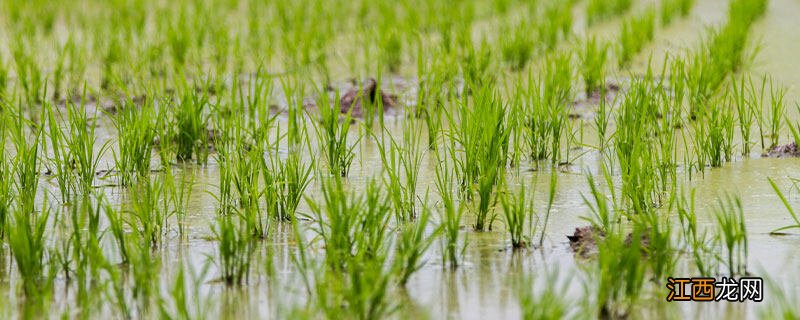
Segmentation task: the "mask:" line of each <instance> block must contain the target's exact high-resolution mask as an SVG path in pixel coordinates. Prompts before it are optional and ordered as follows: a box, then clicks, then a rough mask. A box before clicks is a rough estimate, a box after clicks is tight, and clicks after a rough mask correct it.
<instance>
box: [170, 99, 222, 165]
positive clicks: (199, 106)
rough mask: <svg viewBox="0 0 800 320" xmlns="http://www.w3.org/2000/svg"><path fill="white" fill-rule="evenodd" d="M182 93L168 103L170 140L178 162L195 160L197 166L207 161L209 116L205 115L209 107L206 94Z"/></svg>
mask: <svg viewBox="0 0 800 320" xmlns="http://www.w3.org/2000/svg"><path fill="white" fill-rule="evenodd" d="M182 90H184V92H183V93H182V94H181V96H180V97H179V98H176V99H175V101H171V102H170V103H169V106H170V108H169V110H170V111H171V115H170V118H169V119H170V121H169V122H168V123H167V124H166V125H169V126H170V130H174V131H170V133H171V136H170V137H169V139H170V140H174V143H175V148H176V150H175V154H176V156H177V159H178V161H190V160H192V159H194V160H195V162H197V163H198V164H205V163H206V162H207V161H208V142H209V141H208V140H209V138H208V132H207V125H208V120H209V116H208V115H207V113H206V110H207V108H209V106H210V105H211V104H210V102H209V97H208V92H206V91H204V92H201V93H198V92H196V91H194V90H189V89H182Z"/></svg>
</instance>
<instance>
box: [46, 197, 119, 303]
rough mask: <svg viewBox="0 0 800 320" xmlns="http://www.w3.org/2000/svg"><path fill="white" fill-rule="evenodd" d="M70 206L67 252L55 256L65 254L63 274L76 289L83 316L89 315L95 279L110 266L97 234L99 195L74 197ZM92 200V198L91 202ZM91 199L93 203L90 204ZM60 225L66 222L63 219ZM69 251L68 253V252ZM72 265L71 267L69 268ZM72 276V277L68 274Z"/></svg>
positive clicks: (100, 235) (101, 205)
mask: <svg viewBox="0 0 800 320" xmlns="http://www.w3.org/2000/svg"><path fill="white" fill-rule="evenodd" d="M73 197H74V199H71V200H70V201H69V202H70V204H71V205H70V207H69V217H68V220H69V222H68V223H69V225H70V227H71V230H70V231H69V239H67V241H65V242H66V246H65V247H66V250H63V251H60V252H58V253H56V254H55V255H56V256H59V255H65V256H67V257H63V258H61V259H65V260H66V263H63V262H62V265H64V267H65V268H64V273H65V274H66V279H67V282H68V283H72V284H74V285H76V286H77V290H76V294H75V295H76V298H75V299H76V300H77V304H78V305H79V306H81V308H82V309H84V308H85V309H86V311H85V313H82V314H89V309H90V305H91V303H92V300H93V298H92V290H93V289H95V288H94V287H95V285H96V283H95V281H96V279H99V278H101V277H102V276H104V274H103V273H102V272H103V271H105V269H106V268H107V267H108V266H109V263H108V262H107V260H106V258H105V256H104V254H103V249H102V245H101V240H102V239H101V238H102V233H101V232H100V213H101V208H102V207H103V202H104V201H105V198H104V197H103V196H102V194H96V195H95V196H94V197H92V196H91V195H90V194H84V195H80V196H78V195H75V196H73ZM93 198H94V199H93ZM93 200H94V201H93ZM61 222H65V221H64V220H62V221H61ZM70 249H71V250H70ZM70 262H72V266H70ZM73 274H74V277H72V276H71V275H73Z"/></svg>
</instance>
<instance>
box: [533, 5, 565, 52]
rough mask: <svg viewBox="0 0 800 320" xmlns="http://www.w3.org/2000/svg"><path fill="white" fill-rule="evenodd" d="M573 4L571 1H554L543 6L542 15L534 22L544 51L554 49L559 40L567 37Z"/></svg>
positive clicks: (538, 40) (538, 39)
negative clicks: (539, 19) (536, 22)
mask: <svg viewBox="0 0 800 320" xmlns="http://www.w3.org/2000/svg"><path fill="white" fill-rule="evenodd" d="M573 4H574V2H573V1H555V2H550V3H548V4H547V5H546V7H545V8H544V16H543V17H542V18H541V21H540V22H539V23H538V24H536V31H537V32H536V35H537V42H538V43H539V44H540V46H541V49H542V50H544V51H545V52H548V51H551V50H553V49H555V47H556V45H557V44H558V41H559V40H561V39H567V38H569V36H570V34H571V33H572V7H573Z"/></svg>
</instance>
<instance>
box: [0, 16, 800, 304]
mask: <svg viewBox="0 0 800 320" xmlns="http://www.w3.org/2000/svg"><path fill="white" fill-rule="evenodd" d="M726 4H727V2H726V1H720V0H710V1H697V5H696V7H695V9H694V11H693V13H692V14H691V16H690V17H689V18H687V19H685V20H683V21H682V20H678V21H675V22H674V23H673V24H672V25H671V26H670V27H668V28H666V29H659V30H658V31H657V33H656V39H655V41H654V42H653V44H652V45H651V47H649V48H646V49H645V52H647V51H650V50H652V51H653V52H654V54H653V61H654V64H655V65H658V63H657V62H658V61H663V59H664V58H665V57H666V55H667V53H669V52H675V51H680V50H685V49H689V48H692V47H693V46H695V45H696V43H697V42H698V41H699V40H700V39H699V37H700V35H702V34H703V33H702V32H700V31H701V30H702V29H703V27H704V26H708V25H713V24H715V23H718V22H720V21H721V20H722V19H724V17H725V10H726V8H727V5H726ZM579 8H583V7H582V6H579ZM797 13H800V3H798V2H796V1H793V0H773V1H771V6H770V10H769V12H768V13H767V15H766V16H765V18H764V19H763V20H762V21H760V22H758V23H757V24H756V26H755V28H754V38H756V39H761V41H762V44H763V47H762V50H761V54H760V55H759V57H758V59H757V60H756V62H755V63H754V65H753V66H752V69H753V70H754V71H755V72H756V73H764V74H770V75H773V76H774V77H775V79H776V80H778V81H780V82H781V83H784V84H785V85H787V86H789V87H790V91H789V93H790V96H789V99H788V101H794V100H795V99H794V97H796V96H797V92H796V89H795V87H796V86H797V85H798V84H800V62H797V61H795V59H794V57H793V54H792V52H800V44H798V43H800V41H794V40H800V33H798V32H796V31H797V30H800V20H798V19H795V15H796V14H797ZM577 21H582V19H577ZM617 24H618V21H617V20H615V21H610V22H608V23H605V26H601V27H599V28H593V31H592V32H597V33H598V34H599V35H601V36H603V37H607V38H608V39H613V37H614V35H613V34H610V32H612V31H611V30H616V28H617ZM576 28H579V29H580V28H581V24H580V23H578V24H577V26H576ZM647 58H648V57H645V56H639V57H638V59H637V60H636V61H635V62H634V72H641V71H642V69H643V68H644V65H645V64H646V61H647ZM280 121H284V119H280ZM402 121H413V120H405V119H400V118H390V119H387V121H386V123H387V130H389V133H391V134H393V135H394V136H400V132H401V130H402V128H401V122H402ZM100 125H101V127H100V129H99V130H100V138H101V141H100V142H101V143H102V142H103V141H106V140H109V139H113V134H112V133H111V130H110V129H111V128H112V126H111V125H110V123H104V122H101V123H100ZM587 130H588V129H587ZM589 132H590V131H589ZM351 134H352V136H353V137H356V134H357V133H356V132H351ZM588 136H591V133H587V139H588V140H591V139H592V138H590V137H588ZM421 140H422V141H425V137H424V136H423V137H422V139H421ZM582 151H586V150H577V151H576V153H580V152H582ZM284 152H285V151H284ZM357 152H358V153H359V155H358V156H357V158H356V161H355V163H354V165H353V168H352V170H351V175H350V178H348V184H349V185H350V187H351V188H353V189H355V190H360V189H362V188H364V184H365V182H366V181H367V180H368V179H369V178H370V177H375V176H377V173H376V168H380V166H381V161H380V157H379V154H378V149H377V146H376V145H375V142H374V141H371V140H369V139H365V140H364V141H362V143H361V144H360V147H359V148H357ZM306 156H307V158H306V160H307V161H309V160H311V159H310V158H308V157H309V155H306ZM599 163H600V160H599V155H598V154H597V152H595V151H588V153H586V154H585V155H583V156H582V157H580V158H579V159H578V160H577V161H576V162H575V163H574V164H573V165H572V166H571V167H569V168H567V169H566V170H564V171H563V172H560V173H559V174H558V176H559V177H558V185H557V192H556V198H555V203H554V206H553V212H552V215H551V219H550V221H549V224H548V227H547V228H548V229H547V230H548V232H547V234H546V237H545V241H544V246H543V247H542V248H539V249H537V250H526V251H521V252H513V251H512V250H510V243H509V239H508V237H507V235H506V233H505V232H503V231H498V230H503V227H502V225H501V224H499V223H498V225H497V226H496V228H495V230H494V231H487V232H480V233H477V232H472V231H470V225H471V223H470V221H469V219H466V220H465V221H464V222H463V226H464V228H463V231H462V238H463V239H466V241H467V246H466V252H465V256H464V261H463V266H462V267H460V268H459V269H457V270H455V271H452V270H450V269H448V268H446V267H444V266H443V264H442V263H441V261H440V257H441V253H440V248H439V246H438V244H434V246H432V247H431V250H429V251H428V253H427V254H426V257H425V258H426V260H427V264H426V265H425V266H424V267H423V268H422V269H421V270H419V271H418V272H417V273H416V274H415V275H414V276H413V277H412V278H411V280H410V282H409V284H408V286H407V290H406V291H405V292H401V293H399V294H398V296H397V297H395V298H396V300H397V301H400V304H401V305H402V308H401V309H400V311H399V312H400V313H399V315H400V317H404V318H407V317H430V318H435V319H440V318H459V319H489V318H497V319H500V318H510V319H513V318H518V317H519V316H520V312H519V305H518V302H517V300H516V298H515V293H514V291H513V289H512V288H513V286H512V284H514V283H518V282H519V281H520V280H521V279H522V276H523V275H525V274H534V275H535V277H536V278H537V279H540V280H541V279H545V278H556V279H559V281H560V283H562V284H564V286H565V287H566V289H565V292H564V296H565V297H568V298H566V299H565V300H566V301H567V302H569V303H572V310H580V309H581V308H582V307H583V305H584V304H585V301H586V300H587V299H588V300H591V299H593V296H592V293H593V292H594V291H593V290H592V288H591V285H590V284H591V283H592V279H590V278H589V277H590V276H587V275H586V273H584V272H583V270H582V269H584V268H585V267H586V266H587V265H588V264H589V263H587V262H586V261H582V260H580V259H576V258H575V257H574V255H573V254H572V253H571V252H570V250H569V246H568V244H567V239H566V237H565V235H567V234H570V233H571V232H572V230H573V229H574V228H575V227H577V226H581V225H584V224H585V222H584V221H583V220H582V219H581V217H583V216H588V215H589V209H588V207H587V206H586V205H585V203H584V200H583V198H582V195H584V194H587V195H588V191H589V190H588V185H587V183H586V177H585V175H584V174H583V172H591V173H594V174H597V173H598V171H599V169H598V164H599ZM112 164H113V158H111V156H110V154H107V155H106V157H105V159H104V161H103V163H102V164H101V168H104V167H105V168H110V167H111V166H112ZM434 168H435V160H434V154H433V153H430V152H428V153H426V155H425V158H424V159H423V162H422V166H421V175H420V182H419V185H418V194H421V195H424V194H425V193H426V191H428V190H430V195H431V199H430V200H431V202H432V203H433V202H435V201H436V200H437V199H436V198H437V197H436V195H435V192H434V183H433V178H434ZM176 169H178V170H179V171H184V172H185V173H187V174H188V173H193V174H194V175H195V182H196V185H195V187H194V189H193V193H192V199H191V202H190V210H189V216H188V217H187V222H188V226H187V228H188V237H187V238H185V239H181V238H179V237H178V236H177V234H173V235H172V239H171V240H170V241H169V243H168V245H167V250H165V251H164V253H163V256H162V258H163V261H162V269H163V272H162V274H163V279H161V282H162V283H161V290H162V291H164V292H165V293H166V292H168V290H169V286H170V285H171V278H172V277H173V276H174V274H175V273H176V272H178V270H180V269H179V266H180V263H184V264H188V265H189V266H191V269H193V270H196V271H197V273H198V283H200V289H199V292H200V293H201V296H200V297H199V299H200V300H198V301H196V302H195V303H194V305H195V306H198V307H202V308H208V312H209V314H212V315H215V316H220V317H227V318H253V317H257V316H259V315H266V314H269V315H274V316H275V315H285V314H286V312H289V309H291V307H292V306H302V305H304V304H305V299H306V296H305V292H304V289H303V287H302V283H301V281H300V279H299V278H298V274H297V272H296V270H295V267H294V265H293V263H292V259H291V256H292V255H293V254H294V253H295V252H296V248H297V247H296V246H297V245H296V243H295V242H294V238H293V236H292V235H291V228H290V227H289V226H287V225H275V226H273V228H274V230H273V234H274V236H273V238H272V239H270V241H267V242H265V243H264V244H263V246H262V248H260V250H259V253H260V254H261V255H262V256H263V252H264V251H265V250H267V249H269V250H270V251H271V252H272V255H273V259H274V261H273V263H274V265H275V272H276V276H274V277H271V278H269V277H266V276H265V275H264V274H265V270H258V269H257V270H254V273H253V278H251V281H250V284H249V285H247V286H244V287H243V288H241V289H226V288H225V287H224V286H223V285H222V284H220V283H218V282H217V281H215V279H216V278H217V277H218V273H217V270H216V267H215V266H214V265H213V264H211V263H209V259H208V257H209V256H213V255H214V254H215V248H216V246H215V244H214V242H212V241H210V240H209V238H210V237H211V235H212V233H211V231H210V230H211V229H210V225H211V224H212V223H213V217H214V215H215V209H216V208H215V201H214V198H213V196H212V195H211V193H213V192H214V186H215V185H216V183H217V182H218V174H219V167H218V166H217V165H216V164H215V163H214V162H213V160H212V162H211V163H210V164H209V165H208V166H206V167H203V168H196V167H192V166H178V167H176ZM548 170H549V169H544V170H542V171H536V170H532V168H531V167H530V165H529V164H522V165H521V166H520V167H518V168H513V169H511V170H509V171H510V172H509V181H510V183H511V184H512V185H519V184H520V183H525V184H526V185H528V186H531V185H533V186H535V189H534V190H535V191H534V193H535V198H536V199H538V200H537V201H536V203H537V209H538V210H539V212H543V210H544V206H545V202H546V198H547V189H548V187H549V186H548V184H549V179H550V172H549V171H548ZM799 171H800V159H762V158H758V157H744V158H743V159H738V160H737V161H735V162H733V163H731V164H726V165H725V166H723V167H722V168H718V169H713V170H707V171H706V173H705V175H704V176H702V177H698V176H695V177H694V179H693V180H691V181H689V180H688V178H687V177H681V178H680V179H681V182H682V183H681V184H682V185H684V186H686V188H687V189H688V188H689V187H694V188H696V190H697V200H698V203H697V204H698V212H699V216H698V220H699V221H698V222H699V223H700V224H701V226H702V227H704V228H708V229H709V230H713V228H714V227H715V223H714V216H713V208H714V205H715V199H716V198H717V197H718V196H720V195H725V194H728V193H733V194H738V195H740V196H741V199H742V202H743V204H744V213H745V216H746V221H747V227H748V237H749V252H750V256H749V269H750V270H751V272H752V273H753V274H754V275H756V276H763V277H769V278H771V279H773V280H774V281H776V282H778V283H784V284H788V285H789V286H788V289H789V290H795V291H798V290H800V287H798V284H800V276H798V275H796V273H795V272H792V271H795V270H796V269H797V266H798V265H800V235H786V236H772V235H769V232H770V231H771V230H773V229H775V228H778V227H781V226H784V225H786V224H789V223H790V222H791V221H790V217H789V215H788V213H787V212H786V211H785V209H784V208H783V205H782V204H781V203H780V202H779V199H778V197H777V196H776V195H775V194H774V192H773V191H772V189H771V188H770V185H769V184H768V182H767V179H766V178H767V177H772V178H773V179H775V180H776V182H777V183H778V185H779V186H781V187H782V188H783V189H784V190H785V189H788V187H789V186H790V184H791V181H790V180H789V177H794V176H796V173H797V172H799ZM42 186H43V188H42V189H43V190H42V191H41V192H42V193H44V192H47V190H48V189H49V190H56V189H55V186H54V184H53V183H52V182H48V181H47V180H45V181H43V182H42ZM104 190H105V192H106V193H107V195H108V196H109V198H110V199H111V200H112V201H113V202H116V203H122V202H125V199H126V198H127V196H128V195H126V191H124V190H119V189H117V188H106V189H104ZM318 194H319V185H318V183H317V182H313V183H312V185H311V186H310V187H309V189H308V195H309V196H310V197H312V198H314V197H315V195H318ZM40 197H41V195H40ZM789 199H790V201H791V202H792V203H793V204H800V198H799V197H798V195H796V194H793V195H792V196H791V197H790V198H789ZM299 210H300V212H301V213H308V210H309V209H308V206H307V205H306V204H305V203H304V204H301V207H300V208H299ZM673 222H675V223H676V224H675V226H676V228H677V227H678V225H677V218H675V219H673ZM306 232H307V235H308V236H309V237H310V236H311V234H310V233H308V231H307V230H306ZM112 248H113V246H112V245H111V244H108V250H113V249H112ZM312 249H313V250H312V253H316V254H317V256H321V252H322V250H321V248H312ZM3 256H4V255H0V257H3ZM686 258H687V257H683V258H682V259H681V260H680V261H679V263H678V267H677V270H676V272H677V274H675V276H687V277H688V276H693V275H694V274H692V272H693V271H692V268H691V267H689V265H690V263H688V259H686ZM260 259H263V257H262V258H260ZM254 265H256V266H261V265H265V263H256V264H254ZM206 267H207V268H208V269H207V271H206V272H202V270H203V269H204V268H206ZM0 268H10V269H13V264H12V263H11V262H10V261H0ZM12 274H13V273H12ZM17 281H18V280H17V279H16V278H15V277H13V276H12V277H11V279H9V281H8V283H7V287H6V288H14V287H15V285H16V282H17ZM59 283H62V284H63V279H59ZM664 283H665V279H656V280H655V282H649V283H647V284H646V285H645V286H646V288H645V291H644V292H653V293H654V294H652V295H651V294H648V295H646V296H644V297H642V299H641V302H640V304H639V305H640V307H639V308H636V309H635V310H634V317H635V318H638V317H646V318H663V317H664V316H666V315H671V316H674V317H675V318H683V317H689V318H707V317H715V318H719V317H725V318H757V316H758V312H759V308H764V307H766V303H762V304H758V303H750V302H748V303H742V304H733V303H720V304H702V303H682V304H681V303H667V302H665V301H664V297H665V296H666V293H667V292H666V289H665V288H664ZM587 286H588V290H587ZM57 292H58V291H57ZM69 295H70V293H67V294H66V296H69ZM10 297H11V299H10V300H9V301H3V302H0V311H3V310H6V312H10V311H7V310H8V309H6V308H10V307H9V306H13V305H15V304H16V303H17V302H19V301H17V300H16V299H15V298H14V295H11V296H10ZM206 299H208V300H206ZM769 299H770V296H769V295H767V296H766V297H765V300H766V301H769ZM60 303H63V301H60V302H59V301H58V299H57V304H60ZM0 314H3V312H0Z"/></svg>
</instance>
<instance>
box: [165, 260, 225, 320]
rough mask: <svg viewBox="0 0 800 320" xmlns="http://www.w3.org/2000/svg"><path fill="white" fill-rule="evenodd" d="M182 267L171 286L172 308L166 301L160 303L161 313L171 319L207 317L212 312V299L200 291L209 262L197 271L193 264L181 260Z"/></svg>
mask: <svg viewBox="0 0 800 320" xmlns="http://www.w3.org/2000/svg"><path fill="white" fill-rule="evenodd" d="M180 265H181V268H180V269H179V270H178V271H177V274H176V275H175V280H174V281H173V283H172V286H171V287H170V288H169V295H170V298H171V300H172V308H171V309H170V308H169V307H168V306H166V305H165V304H166V302H164V301H162V303H161V304H160V309H161V310H160V314H161V316H162V317H164V318H170V319H206V317H207V315H208V314H209V312H210V309H211V306H212V305H213V304H212V303H211V300H210V299H209V298H208V297H206V298H204V297H203V296H202V294H201V292H200V291H199V288H200V286H201V285H203V279H204V278H205V276H206V275H207V274H208V270H209V268H208V264H205V265H203V267H202V268H201V270H199V271H196V269H195V267H193V266H192V265H191V264H188V263H185V262H183V261H182V262H181V263H180Z"/></svg>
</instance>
